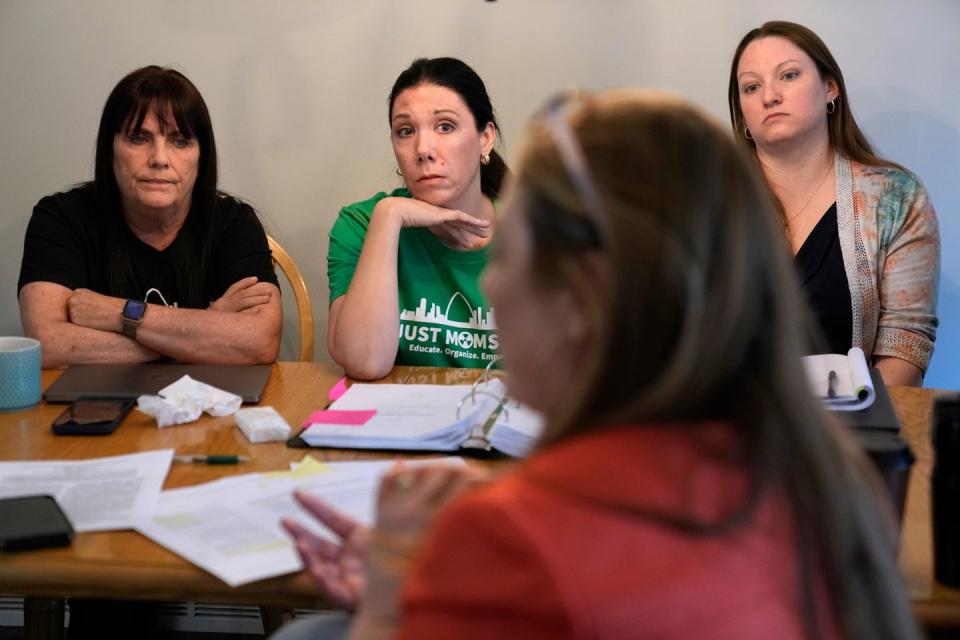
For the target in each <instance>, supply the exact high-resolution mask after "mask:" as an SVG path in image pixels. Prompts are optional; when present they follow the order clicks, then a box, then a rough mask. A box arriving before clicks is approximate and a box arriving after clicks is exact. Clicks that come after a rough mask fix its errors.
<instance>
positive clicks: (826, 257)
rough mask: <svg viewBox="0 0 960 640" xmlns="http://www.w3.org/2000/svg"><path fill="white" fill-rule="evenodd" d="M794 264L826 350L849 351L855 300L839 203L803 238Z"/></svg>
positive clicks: (828, 210)
mask: <svg viewBox="0 0 960 640" xmlns="http://www.w3.org/2000/svg"><path fill="white" fill-rule="evenodd" d="M794 265H795V266H796V268H797V273H798V274H799V275H800V282H801V283H802V284H803V289H804V291H805V292H806V294H807V301H808V302H809V303H810V308H811V309H812V310H813V315H814V318H816V320H817V322H818V324H819V325H820V331H821V332H822V334H823V338H824V340H825V341H826V344H824V345H823V348H826V349H828V351H826V352H825V353H846V352H847V351H849V350H850V347H851V346H853V304H852V303H851V301H850V285H849V283H848V281H847V271H846V269H845V268H844V265H843V253H842V251H841V250H840V234H839V231H838V230H837V205H836V203H834V204H833V205H831V207H830V208H829V209H827V212H826V213H825V214H823V217H822V218H820V221H819V222H818V223H817V226H815V227H814V228H813V231H811V232H810V235H809V236H807V239H806V240H804V241H803V246H801V247H800V251H798V252H797V255H796V257H795V258H794ZM819 350H820V349H818V351H819Z"/></svg>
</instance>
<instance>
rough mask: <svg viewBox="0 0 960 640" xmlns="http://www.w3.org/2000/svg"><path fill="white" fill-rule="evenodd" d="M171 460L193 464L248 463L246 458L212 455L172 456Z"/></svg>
mask: <svg viewBox="0 0 960 640" xmlns="http://www.w3.org/2000/svg"><path fill="white" fill-rule="evenodd" d="M173 459H174V460H175V461H177V462H193V463H195V464H237V463H240V462H248V461H249V460H250V458H249V457H247V456H234V455H212V456H193V455H186V456H173Z"/></svg>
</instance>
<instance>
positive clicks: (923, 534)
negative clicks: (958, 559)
mask: <svg viewBox="0 0 960 640" xmlns="http://www.w3.org/2000/svg"><path fill="white" fill-rule="evenodd" d="M945 393H946V392H944V391H937V390H934V389H915V388H910V387H891V388H890V397H891V399H892V400H893V406H894V408H895V409H896V411H897V417H898V418H899V419H900V425H901V427H902V431H901V436H902V437H903V439H904V440H906V441H907V443H908V444H909V445H910V449H911V450H912V451H913V455H914V456H916V458H917V459H916V462H914V464H913V467H912V468H911V469H910V480H909V484H908V486H907V502H906V506H905V508H904V515H903V528H902V529H901V532H900V535H901V537H900V544H901V547H900V567H901V569H902V570H903V572H904V573H905V574H906V579H907V590H908V593H909V594H910V600H911V602H912V603H913V610H914V612H915V613H916V614H917V618H918V619H919V620H920V622H921V623H922V624H923V625H924V626H925V627H953V628H960V589H951V588H950V587H945V586H943V585H942V584H939V583H937V582H935V581H934V579H933V535H932V529H931V524H932V523H931V519H930V472H931V470H932V468H933V447H932V443H931V441H930V425H931V417H932V415H933V401H934V399H935V398H936V397H937V396H940V395H944V394H945ZM958 508H960V505H958Z"/></svg>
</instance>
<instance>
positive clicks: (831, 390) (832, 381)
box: [827, 369, 837, 398]
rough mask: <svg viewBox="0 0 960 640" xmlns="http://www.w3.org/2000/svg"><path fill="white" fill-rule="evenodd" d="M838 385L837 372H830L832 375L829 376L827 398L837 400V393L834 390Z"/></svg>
mask: <svg viewBox="0 0 960 640" xmlns="http://www.w3.org/2000/svg"><path fill="white" fill-rule="evenodd" d="M836 384H837V372H836V371H834V370H833V369H831V370H830V373H829V374H827V397H828V398H836V397H837V392H836V391H835V390H834V388H833V387H834V385H836Z"/></svg>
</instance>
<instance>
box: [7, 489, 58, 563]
mask: <svg viewBox="0 0 960 640" xmlns="http://www.w3.org/2000/svg"><path fill="white" fill-rule="evenodd" d="M71 540H73V526H72V525H71V524H70V521H69V520H68V519H67V516H66V515H65V514H64V513H63V510H62V509H60V505H58V504H57V501H56V500H54V499H53V498H52V497H50V496H27V497H22V498H4V499H2V500H0V551H21V550H26V549H40V548H42V547H62V546H66V545H68V544H70V541H71Z"/></svg>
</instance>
